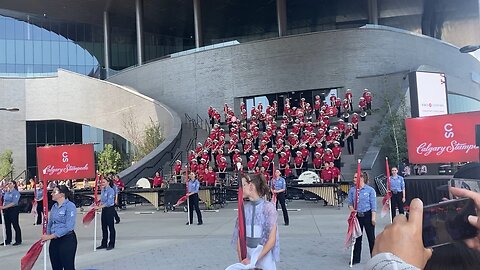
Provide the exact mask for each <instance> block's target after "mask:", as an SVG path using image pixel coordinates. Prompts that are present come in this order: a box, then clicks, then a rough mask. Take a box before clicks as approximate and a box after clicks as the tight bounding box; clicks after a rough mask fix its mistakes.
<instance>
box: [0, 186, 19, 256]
mask: <svg viewBox="0 0 480 270" xmlns="http://www.w3.org/2000/svg"><path fill="white" fill-rule="evenodd" d="M7 187H8V189H7V192H5V194H3V205H2V206H0V210H3V215H4V219H5V232H6V240H5V242H4V243H5V245H10V243H11V242H12V225H13V229H15V243H14V244H13V245H14V246H18V245H20V244H22V231H21V229H20V225H19V223H18V214H19V213H20V209H19V208H18V201H19V200H20V192H18V188H17V182H15V181H14V180H12V181H10V182H8V186H7ZM4 243H1V244H0V245H1V246H3V244H4Z"/></svg>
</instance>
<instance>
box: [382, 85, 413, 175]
mask: <svg viewBox="0 0 480 270" xmlns="http://www.w3.org/2000/svg"><path fill="white" fill-rule="evenodd" d="M394 93H395V91H394ZM396 93H398V92H396ZM393 101H396V103H394V102H393ZM384 104H385V106H386V108H385V111H386V117H385V122H384V126H383V141H382V142H381V144H382V148H383V151H384V153H385V155H386V156H388V159H389V163H390V166H398V165H399V164H400V163H401V161H403V160H404V159H408V148H407V133H406V128H405V118H407V117H408V115H409V107H408V106H407V104H406V99H405V97H399V96H397V97H395V96H392V97H385V103H384Z"/></svg>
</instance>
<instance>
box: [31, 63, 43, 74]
mask: <svg viewBox="0 0 480 270" xmlns="http://www.w3.org/2000/svg"><path fill="white" fill-rule="evenodd" d="M42 72H43V66H42V65H33V73H42Z"/></svg>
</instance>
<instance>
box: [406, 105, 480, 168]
mask: <svg viewBox="0 0 480 270" xmlns="http://www.w3.org/2000/svg"><path fill="white" fill-rule="evenodd" d="M405 125H406V129H407V143H408V158H409V161H410V163H449V162H468V161H479V156H478V155H479V148H478V146H477V144H476V143H477V142H476V140H475V138H476V136H478V135H476V134H475V132H476V126H477V125H480V111H479V112H471V113H458V114H447V115H441V116H430V117H421V118H410V119H406V120H405Z"/></svg>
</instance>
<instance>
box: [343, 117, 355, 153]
mask: <svg viewBox="0 0 480 270" xmlns="http://www.w3.org/2000/svg"><path fill="white" fill-rule="evenodd" d="M354 132H355V131H354V130H353V125H352V123H348V125H347V128H345V141H347V150H348V154H349V155H353V151H354V148H353V134H354Z"/></svg>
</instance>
